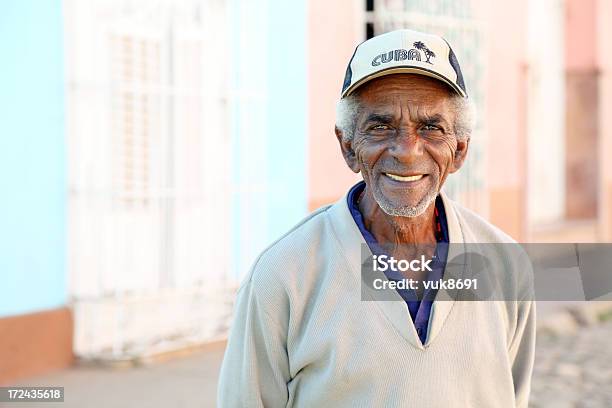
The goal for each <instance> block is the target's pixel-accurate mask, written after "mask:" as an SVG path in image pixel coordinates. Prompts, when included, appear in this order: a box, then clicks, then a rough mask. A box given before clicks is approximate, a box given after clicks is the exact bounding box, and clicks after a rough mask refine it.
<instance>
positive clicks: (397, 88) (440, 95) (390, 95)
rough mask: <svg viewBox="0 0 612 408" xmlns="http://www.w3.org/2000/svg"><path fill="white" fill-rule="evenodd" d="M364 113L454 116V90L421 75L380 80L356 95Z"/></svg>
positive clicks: (399, 75)
mask: <svg viewBox="0 0 612 408" xmlns="http://www.w3.org/2000/svg"><path fill="white" fill-rule="evenodd" d="M355 97H356V98H358V100H359V105H360V106H361V108H362V111H372V110H376V111H381V112H385V113H392V111H396V112H397V111H401V110H407V111H415V112H416V111H426V112H428V113H436V114H444V113H450V110H451V107H452V106H453V104H452V101H453V99H454V98H455V94H454V93H453V91H452V90H451V89H450V88H449V87H448V86H446V85H445V84H444V83H442V82H440V81H436V80H433V79H430V78H427V77H423V76H421V75H411V74H398V75H389V76H388V77H384V78H378V79H375V80H373V81H371V83H369V84H367V85H364V86H363V88H362V89H359V90H358V91H357V92H355Z"/></svg>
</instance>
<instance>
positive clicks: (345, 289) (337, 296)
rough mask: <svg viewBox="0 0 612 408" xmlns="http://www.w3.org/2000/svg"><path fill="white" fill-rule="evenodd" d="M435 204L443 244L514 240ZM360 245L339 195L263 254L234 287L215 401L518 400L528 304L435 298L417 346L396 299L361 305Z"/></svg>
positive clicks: (516, 263) (531, 319)
mask: <svg viewBox="0 0 612 408" xmlns="http://www.w3.org/2000/svg"><path fill="white" fill-rule="evenodd" d="M442 199H443V203H444V208H445V210H446V215H447V223H448V229H449V238H450V242H451V243H502V242H513V241H512V240H511V238H509V237H508V236H507V235H505V234H504V233H503V232H501V231H500V230H498V229H497V228H495V227H494V226H492V225H491V224H489V223H487V222H486V221H485V220H483V219H482V218H480V217H479V216H477V215H476V214H474V213H472V212H470V211H469V210H467V209H465V208H463V207H461V206H459V205H458V204H457V203H455V202H453V201H451V200H450V199H449V198H448V197H446V196H445V195H444V194H442ZM361 244H365V242H364V240H363V237H362V235H361V233H360V231H359V229H358V227H357V225H356V224H355V222H354V220H353V218H352V216H351V214H350V212H349V209H348V205H347V202H346V196H344V197H343V198H342V199H340V200H339V201H338V202H337V203H335V204H334V205H332V206H328V207H324V208H321V209H319V210H317V211H316V212H314V213H313V214H311V215H310V216H309V217H307V218H306V219H305V220H303V221H302V222H301V223H299V224H298V225H297V226H296V227H295V228H293V229H292V230H291V231H290V232H288V233H287V234H286V235H284V236H283V237H282V238H280V239H279V240H278V241H276V242H275V243H274V244H273V245H272V246H270V247H269V248H268V249H266V250H265V251H264V252H263V253H262V254H261V255H260V257H259V258H258V260H257V261H256V262H255V265H254V266H253V268H252V270H251V271H250V273H249V274H248V276H247V277H246V279H245V281H244V282H243V283H242V285H241V287H240V289H239V291H238V298H237V303H236V306H235V311H234V320H233V324H232V329H231V332H230V336H229V339H228V344H227V349H226V352H225V357H224V360H223V365H222V368H221V374H220V380H219V388H218V404H219V406H220V407H262V406H263V407H271V408H273V407H315V408H323V407H325V408H327V407H347V408H349V407H350V408H355V407H420V408H429V407H431V408H434V407H435V408H443V407H444V408H446V407H471V408H473V407H476V408H479V407H483V408H495V407H500V408H502V407H526V406H527V403H528V397H529V388H530V378H531V373H532V367H533V359H534V346H535V304H534V302H533V301H531V300H525V301H506V302H500V301H486V302H485V301H480V302H463V301H452V300H445V301H438V300H436V301H435V302H434V304H433V308H432V315H431V317H430V324H429V333H428V336H427V341H426V343H425V344H424V345H423V344H421V342H420V340H419V337H418V335H417V333H416V330H415V328H414V325H413V323H412V321H411V318H410V315H409V312H408V308H407V306H406V303H405V302H404V301H403V300H402V299H401V297H399V295H398V301H386V302H385V301H364V300H361V286H360V285H361V277H360V265H361V254H360V248H361ZM504 262H505V263H506V270H505V272H504V273H508V274H517V275H518V274H521V273H524V269H526V268H527V267H528V266H526V265H524V264H522V263H521V261H520V260H519V259H516V257H513V259H505V260H504ZM516 281H520V279H517V280H516ZM516 290H517V292H518V297H517V299H531V298H530V297H529V294H528V293H527V291H528V290H527V288H520V287H519V288H516ZM521 291H524V292H525V293H521ZM438 296H440V293H438ZM436 299H438V297H436Z"/></svg>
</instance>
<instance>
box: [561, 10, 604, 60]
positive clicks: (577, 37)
mask: <svg viewBox="0 0 612 408" xmlns="http://www.w3.org/2000/svg"><path fill="white" fill-rule="evenodd" d="M565 2H566V3H565V66H566V68H567V69H568V70H584V69H592V68H594V67H595V66H596V60H597V32H596V31H597V25H596V24H594V22H595V18H596V15H595V13H596V5H597V0H565Z"/></svg>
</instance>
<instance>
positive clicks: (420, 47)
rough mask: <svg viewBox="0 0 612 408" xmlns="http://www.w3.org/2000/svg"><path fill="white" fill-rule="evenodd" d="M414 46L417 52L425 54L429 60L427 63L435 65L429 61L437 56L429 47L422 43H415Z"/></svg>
mask: <svg viewBox="0 0 612 408" xmlns="http://www.w3.org/2000/svg"><path fill="white" fill-rule="evenodd" d="M412 45H414V48H416V49H417V50H420V51H423V54H425V58H427V60H426V61H425V62H426V63H428V64H432V65H433V62H431V61H430V60H429V59H430V58H431V57H434V58H435V57H436V54H435V53H434V52H433V51H432V50H430V49H429V48H427V46H426V45H425V44H423V42H422V41H415V43H414V44H412Z"/></svg>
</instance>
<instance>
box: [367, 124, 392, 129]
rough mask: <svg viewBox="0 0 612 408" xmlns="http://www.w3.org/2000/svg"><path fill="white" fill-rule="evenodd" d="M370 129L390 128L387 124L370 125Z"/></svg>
mask: <svg viewBox="0 0 612 408" xmlns="http://www.w3.org/2000/svg"><path fill="white" fill-rule="evenodd" d="M371 129H372V130H389V129H391V128H390V127H389V126H387V125H374V126H372V127H371Z"/></svg>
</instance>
